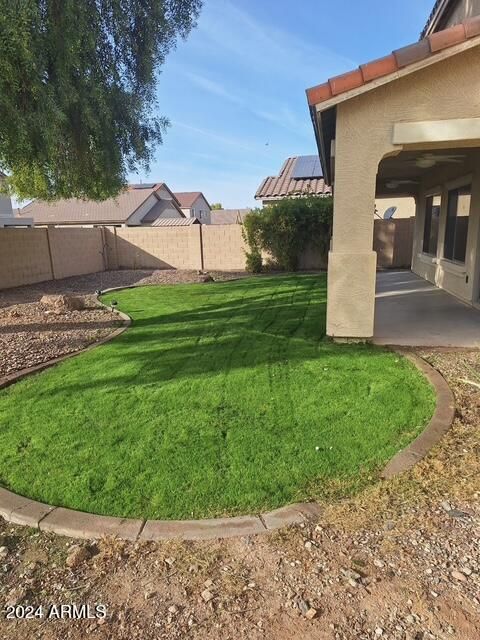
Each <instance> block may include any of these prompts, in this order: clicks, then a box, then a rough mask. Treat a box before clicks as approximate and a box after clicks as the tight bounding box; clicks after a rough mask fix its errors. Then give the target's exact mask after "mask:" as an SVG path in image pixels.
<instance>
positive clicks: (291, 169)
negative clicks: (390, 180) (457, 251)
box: [255, 155, 415, 219]
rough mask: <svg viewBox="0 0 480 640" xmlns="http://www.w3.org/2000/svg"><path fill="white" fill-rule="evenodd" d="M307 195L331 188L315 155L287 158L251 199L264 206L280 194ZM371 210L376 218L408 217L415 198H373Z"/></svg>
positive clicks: (321, 193)
mask: <svg viewBox="0 0 480 640" xmlns="http://www.w3.org/2000/svg"><path fill="white" fill-rule="evenodd" d="M307 195H314V196H320V197H322V196H331V195H332V188H331V187H330V186H329V185H328V184H327V183H326V182H325V180H324V179H323V171H322V167H321V164H320V160H319V157H318V155H316V156H291V157H290V158H287V159H286V160H285V162H284V163H283V164H282V166H281V168H280V171H279V173H278V175H276V176H267V177H266V178H264V179H263V180H262V182H261V183H260V184H259V186H258V189H257V191H256V192H255V200H260V201H261V203H262V205H263V206H266V205H269V204H273V203H275V202H278V200H283V199H284V198H295V197H299V196H307ZM372 214H373V215H374V216H375V218H376V219H384V218H409V217H411V216H414V215H415V201H414V200H413V198H410V197H393V198H391V197H386V198H377V199H376V200H375V207H374V208H373V209H372Z"/></svg>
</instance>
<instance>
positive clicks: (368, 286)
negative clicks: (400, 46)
mask: <svg viewBox="0 0 480 640" xmlns="http://www.w3.org/2000/svg"><path fill="white" fill-rule="evenodd" d="M478 56H479V47H478V46H475V47H474V48H472V49H468V50H463V51H462V52H459V53H457V54H456V55H455V56H452V57H450V58H442V57H441V56H439V57H437V58H436V60H437V62H436V63H435V64H432V65H431V66H429V67H425V68H422V69H418V70H417V71H416V72H415V73H412V74H411V75H408V76H405V77H400V78H397V79H396V80H394V81H391V82H389V83H388V84H383V85H381V86H377V87H376V88H374V89H373V90H371V91H368V92H366V93H363V94H359V95H357V96H356V97H352V98H350V99H348V100H345V101H344V102H340V103H339V104H338V105H337V126H336V140H335V198H334V222H333V239H332V253H333V254H337V256H336V257H335V258H334V260H333V261H332V259H331V258H332V253H331V255H330V259H329V299H328V306H327V331H328V334H329V335H333V336H337V337H354V338H357V337H358V338H362V337H365V338H368V337H370V336H372V335H373V309H374V306H375V259H374V257H372V252H371V250H370V248H371V246H372V237H373V224H374V220H373V217H372V215H371V211H372V209H373V206H374V202H375V185H376V175H377V170H378V165H379V162H380V161H381V159H382V158H383V157H385V156H386V155H388V154H393V153H397V152H399V151H401V150H402V148H408V147H401V146H400V145H394V143H393V128H394V124H395V123H399V122H417V121H431V120H450V119H465V118H476V117H478V116H479V115H480V91H479V76H478ZM466 144H470V145H475V144H478V145H480V141H468V142H466ZM449 146H450V147H458V146H461V142H459V141H458V140H457V141H456V142H454V143H442V145H441V147H442V148H446V147H449ZM433 147H435V145H433ZM437 147H438V144H437ZM410 148H414V149H417V150H419V149H420V145H416V146H414V145H412V147H410ZM421 148H423V149H426V148H427V149H428V148H432V146H430V147H429V146H428V145H423V147H421ZM352 194H355V198H352ZM479 206H480V200H479V198H478V196H477V195H475V196H474V197H473V198H472V207H473V208H476V209H478V207H479ZM374 255H375V254H373V256H374ZM476 271H478V270H476ZM449 286H450V285H449Z"/></svg>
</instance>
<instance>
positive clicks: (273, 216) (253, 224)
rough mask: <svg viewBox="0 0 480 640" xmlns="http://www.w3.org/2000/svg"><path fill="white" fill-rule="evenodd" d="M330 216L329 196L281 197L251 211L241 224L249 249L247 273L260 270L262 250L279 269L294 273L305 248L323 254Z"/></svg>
mask: <svg viewBox="0 0 480 640" xmlns="http://www.w3.org/2000/svg"><path fill="white" fill-rule="evenodd" d="M332 217H333V199H332V198H331V197H318V196H306V197H302V198H285V199H284V200H279V201H278V202H276V203H274V204H271V205H268V206H266V207H265V208H263V209H255V210H254V211H252V212H251V213H249V214H248V215H247V216H246V217H245V220H244V225H243V236H244V238H245V241H246V243H247V244H248V247H249V251H248V252H247V265H246V266H247V270H249V271H253V272H254V273H255V272H259V271H261V269H262V251H266V252H268V253H269V254H270V255H271V256H272V258H273V260H274V262H275V263H276V265H277V266H278V267H279V268H281V269H286V270H287V271H296V270H297V268H298V260H299V257H300V254H301V253H302V251H304V250H305V249H306V248H307V247H308V246H314V247H317V248H318V249H319V250H320V251H323V252H326V251H327V249H328V243H329V239H330V233H331V226H332Z"/></svg>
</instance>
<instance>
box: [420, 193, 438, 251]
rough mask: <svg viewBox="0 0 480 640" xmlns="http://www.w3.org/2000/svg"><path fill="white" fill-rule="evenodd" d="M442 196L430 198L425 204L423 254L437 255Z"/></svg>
mask: <svg viewBox="0 0 480 640" xmlns="http://www.w3.org/2000/svg"><path fill="white" fill-rule="evenodd" d="M441 205H442V197H441V196H429V197H428V198H427V200H426V204H425V226H424V228H423V253H428V254H429V255H431V256H436V255H437V241H438V221H439V220H440V208H441Z"/></svg>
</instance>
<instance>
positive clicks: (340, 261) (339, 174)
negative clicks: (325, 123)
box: [327, 141, 378, 341]
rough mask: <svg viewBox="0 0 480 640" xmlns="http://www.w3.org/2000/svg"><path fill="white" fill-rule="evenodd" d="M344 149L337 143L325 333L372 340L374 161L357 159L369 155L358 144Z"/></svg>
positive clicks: (375, 169) (336, 336) (373, 297)
mask: <svg viewBox="0 0 480 640" xmlns="http://www.w3.org/2000/svg"><path fill="white" fill-rule="evenodd" d="M344 142H346V141H344ZM348 147H349V145H348V144H347V145H346V146H345V148H343V149H341V148H340V149H339V148H338V146H337V155H336V159H335V190H334V215H333V237H332V245H331V250H330V253H329V258H328V300H327V334H328V335H329V336H331V337H332V338H334V339H335V340H338V341H343V340H348V339H353V340H368V339H369V338H372V336H373V322H374V311H375V275H376V264H377V254H376V253H375V252H374V251H373V249H372V247H373V222H374V218H373V213H374V207H375V182H376V174H377V167H378V162H377V161H376V160H375V161H374V160H373V159H372V157H359V156H365V155H367V154H364V153H362V151H364V150H362V149H361V147H360V149H359V147H358V146H357V147H356V153H352V151H353V149H351V148H348ZM359 151H360V152H359Z"/></svg>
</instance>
